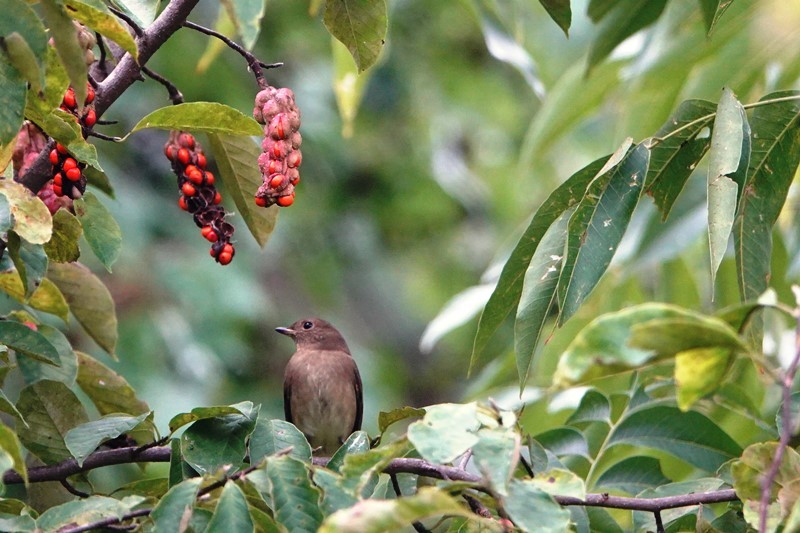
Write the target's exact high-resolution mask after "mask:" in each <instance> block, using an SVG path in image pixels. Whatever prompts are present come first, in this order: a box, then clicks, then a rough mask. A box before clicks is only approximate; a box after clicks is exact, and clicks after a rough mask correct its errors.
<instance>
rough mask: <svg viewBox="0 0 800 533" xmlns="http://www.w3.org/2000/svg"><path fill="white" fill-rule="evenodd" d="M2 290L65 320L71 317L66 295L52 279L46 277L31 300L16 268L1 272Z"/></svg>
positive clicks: (17, 299)
mask: <svg viewBox="0 0 800 533" xmlns="http://www.w3.org/2000/svg"><path fill="white" fill-rule="evenodd" d="M0 290H2V291H3V292H5V293H6V294H8V295H9V296H11V297H12V298H14V299H15V300H16V301H18V302H19V303H27V304H28V305H30V306H31V307H33V308H34V309H38V310H40V311H44V312H45V313H51V314H53V315H55V316H57V317H58V318H60V319H62V320H63V321H64V322H66V321H67V319H68V318H69V316H68V313H69V308H68V307H67V302H66V300H64V295H63V294H61V291H59V290H58V287H56V286H55V285H54V284H53V282H52V281H50V280H49V279H47V278H45V279H43V280H42V284H41V285H39V288H38V289H36V291H35V292H34V293H33V295H32V296H31V298H30V299H29V300H26V299H25V289H24V288H23V287H22V280H20V279H19V274H18V273H17V272H16V271H15V270H6V271H4V272H0Z"/></svg>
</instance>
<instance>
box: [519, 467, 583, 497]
mask: <svg viewBox="0 0 800 533" xmlns="http://www.w3.org/2000/svg"><path fill="white" fill-rule="evenodd" d="M530 482H531V484H532V485H534V486H536V487H539V488H540V489H542V490H543V491H544V492H546V493H547V494H550V495H551V496H557V495H560V496H572V497H574V498H580V499H584V498H586V485H585V484H584V482H583V479H581V478H580V477H578V475H577V474H575V473H574V472H570V471H569V470H567V469H565V468H552V469H550V470H547V471H545V472H542V473H541V474H539V473H537V474H536V477H534V478H533V479H531V480H530Z"/></svg>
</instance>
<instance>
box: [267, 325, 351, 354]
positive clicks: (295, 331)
mask: <svg viewBox="0 0 800 533" xmlns="http://www.w3.org/2000/svg"><path fill="white" fill-rule="evenodd" d="M275 331H277V332H278V333H281V334H283V335H287V336H289V337H291V338H293V339H294V342H295V343H296V344H297V348H298V349H317V350H337V351H338V350H341V351H345V352H347V353H350V349H349V348H348V347H347V342H345V340H344V337H342V334H341V333H339V331H338V330H337V329H336V328H335V327H333V326H331V325H330V324H329V323H328V322H326V321H325V320H322V319H321V318H303V319H300V320H298V321H297V322H295V323H294V324H292V325H291V326H289V327H288V328H275Z"/></svg>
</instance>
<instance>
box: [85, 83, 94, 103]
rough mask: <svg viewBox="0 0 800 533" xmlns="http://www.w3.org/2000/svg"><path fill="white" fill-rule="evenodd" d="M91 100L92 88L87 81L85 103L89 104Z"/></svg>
mask: <svg viewBox="0 0 800 533" xmlns="http://www.w3.org/2000/svg"><path fill="white" fill-rule="evenodd" d="M93 101H94V88H93V87H92V86H91V85H90V84H89V83H87V84H86V100H85V103H86V104H87V105H88V104H91V103H92V102H93Z"/></svg>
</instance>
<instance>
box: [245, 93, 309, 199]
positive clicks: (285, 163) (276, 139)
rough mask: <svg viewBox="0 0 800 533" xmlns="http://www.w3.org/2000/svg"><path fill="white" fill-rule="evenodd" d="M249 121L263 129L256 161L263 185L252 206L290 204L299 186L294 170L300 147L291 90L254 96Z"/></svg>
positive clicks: (298, 121) (297, 175) (300, 138)
mask: <svg viewBox="0 0 800 533" xmlns="http://www.w3.org/2000/svg"><path fill="white" fill-rule="evenodd" d="M253 118H255V119H256V121H258V122H259V123H261V124H263V125H264V140H263V141H262V143H261V147H262V149H263V150H264V153H263V154H261V155H260V156H259V157H258V168H259V169H260V170H261V175H262V177H263V179H264V183H263V184H261V186H260V187H259V188H258V191H256V197H255V201H256V205H258V206H260V207H269V206H271V205H273V204H278V205H279V206H281V207H288V206H290V205H292V204H293V203H294V192H295V191H294V189H295V186H296V185H297V184H298V183H299V182H300V172H299V171H298V170H297V167H299V166H300V163H301V162H302V159H303V158H302V154H301V153H300V144H301V143H302V141H303V139H302V137H301V136H300V132H299V131H297V130H298V129H299V128H300V110H299V109H297V105H296V104H295V102H294V93H293V92H292V90H291V89H286V88H283V89H276V88H275V87H267V88H266V89H264V90H263V91H261V92H259V93H258V94H257V95H256V105H255V108H254V109H253Z"/></svg>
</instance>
